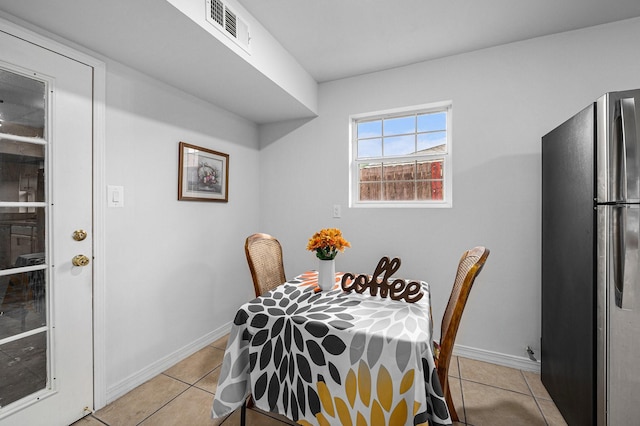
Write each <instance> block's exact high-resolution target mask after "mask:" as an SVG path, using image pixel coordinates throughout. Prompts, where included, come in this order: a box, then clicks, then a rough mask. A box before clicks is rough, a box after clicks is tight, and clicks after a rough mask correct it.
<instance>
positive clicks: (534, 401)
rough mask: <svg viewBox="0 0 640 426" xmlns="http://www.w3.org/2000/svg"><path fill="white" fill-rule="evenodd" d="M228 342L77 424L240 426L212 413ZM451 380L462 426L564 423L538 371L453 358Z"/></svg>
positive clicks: (276, 422) (269, 424)
mask: <svg viewBox="0 0 640 426" xmlns="http://www.w3.org/2000/svg"><path fill="white" fill-rule="evenodd" d="M226 345H227V337H224V338H222V339H220V340H218V341H216V342H214V343H212V344H211V345H209V346H207V347H205V348H204V349H202V350H200V351H198V352H196V353H195V354H193V355H191V356H190V357H188V358H187V359H185V360H183V361H181V362H179V363H178V364H176V365H175V366H173V367H171V368H169V369H168V370H167V371H165V372H164V373H162V374H160V375H158V376H156V377H154V378H153V379H151V380H149V381H148V382H146V383H144V384H142V385H140V386H139V387H137V388H136V389H134V390H132V391H131V392H129V393H127V394H126V395H124V396H122V397H121V398H119V399H117V400H116V401H114V402H112V403H111V404H109V405H107V406H106V407H104V408H103V409H101V410H99V411H97V412H95V413H93V414H91V415H89V416H87V417H85V418H83V419H81V420H79V421H78V422H76V423H74V425H73V426H104V425H108V426H127V425H142V426H150V425H153V426H156V425H160V426H162V425H167V426H168V425H189V426H199V425H222V426H234V425H239V424H240V413H239V410H237V411H236V412H234V413H233V414H231V415H230V416H229V417H227V418H223V419H215V420H214V419H211V417H210V412H211V404H212V402H213V396H214V394H215V392H216V387H217V383H218V375H219V372H220V365H221V363H222V357H223V355H224V349H225V348H226ZM449 380H450V383H451V390H452V397H453V399H454V403H455V406H456V409H457V411H458V415H459V416H460V420H461V422H460V423H457V424H458V425H470V426H483V425H491V426H502V425H509V426H513V425H518V426H523V425H550V426H560V425H566V423H565V421H564V420H563V418H562V416H561V415H560V412H559V411H558V409H557V408H556V406H555V404H554V403H553V401H552V400H551V398H550V397H549V394H548V393H547V391H546V390H545V388H544V386H543V385H542V382H541V381H540V375H539V374H536V373H531V372H527V371H521V370H516V369H513V368H508V367H503V366H499V365H495V364H489V363H486V362H481V361H475V360H472V359H468V358H462V357H454V358H453V359H452V361H451V367H450V379H449ZM287 424H294V423H293V422H292V421H289V420H288V419H286V418H284V417H280V416H276V415H274V414H271V413H265V412H263V411H260V410H253V409H250V410H247V425H252V426H253V425H256V426H283V425H287Z"/></svg>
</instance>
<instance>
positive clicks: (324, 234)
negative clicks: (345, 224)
mask: <svg viewBox="0 0 640 426" xmlns="http://www.w3.org/2000/svg"><path fill="white" fill-rule="evenodd" d="M347 247H351V244H350V243H349V241H347V240H345V239H344V238H343V237H342V232H340V230H339V229H337V228H326V229H321V230H320V231H319V232H316V233H315V234H313V237H311V238H309V243H308V244H307V250H309V251H315V252H316V256H317V257H318V259H320V260H332V259H335V257H336V255H337V254H338V251H344V249H345V248H347Z"/></svg>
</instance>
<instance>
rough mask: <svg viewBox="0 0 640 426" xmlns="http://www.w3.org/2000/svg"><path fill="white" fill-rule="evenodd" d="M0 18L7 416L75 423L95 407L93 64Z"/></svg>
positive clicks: (1, 347)
mask: <svg viewBox="0 0 640 426" xmlns="http://www.w3.org/2000/svg"><path fill="white" fill-rule="evenodd" d="M1 30H2V28H0V425H2V426H6V425H68V424H70V423H72V422H74V421H75V420H77V419H79V418H81V417H82V416H84V415H86V414H88V412H89V411H90V410H91V409H92V408H93V352H92V327H93V326H92V90H93V89H92V79H93V77H92V68H91V67H90V66H87V65H85V64H82V63H80V62H77V61H75V60H72V59H69V58H67V57H65V56H62V55H60V54H57V53H55V52H52V51H51V50H47V49H44V48H42V47H39V46H37V45H35V44H32V43H30V42H27V41H24V40H22V39H19V38H17V37H15V36H12V35H10V34H8V33H6V32H2V31H1ZM76 231H84V232H85V233H86V237H85V238H84V239H82V237H81V234H82V232H76ZM77 255H82V256H86V260H84V261H83V260H82V259H83V258H80V257H78V258H76V259H77V260H76V261H75V263H76V265H74V262H73V261H72V259H73V258H74V257H75V256H77ZM87 260H88V264H86V265H85V266H81V265H83V264H85V263H86V261H87Z"/></svg>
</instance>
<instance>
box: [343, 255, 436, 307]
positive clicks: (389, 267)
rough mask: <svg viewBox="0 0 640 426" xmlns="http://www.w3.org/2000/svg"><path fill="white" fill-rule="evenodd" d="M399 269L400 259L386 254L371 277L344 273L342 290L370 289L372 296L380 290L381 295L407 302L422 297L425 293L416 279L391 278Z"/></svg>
mask: <svg viewBox="0 0 640 426" xmlns="http://www.w3.org/2000/svg"><path fill="white" fill-rule="evenodd" d="M398 269H400V259H398V258H397V257H395V258H393V260H389V258H388V257H386V256H385V257H383V258H382V259H380V261H379V262H378V266H376V270H375V272H374V273H373V275H372V276H371V277H369V276H368V275H365V274H361V275H358V276H357V277H356V276H355V275H353V274H352V273H350V272H347V273H346V274H344V275H343V276H342V283H341V285H342V290H344V291H346V292H351V291H352V290H355V292H356V293H364V292H365V291H366V290H367V289H369V293H371V295H372V296H377V295H378V291H380V297H384V298H386V297H387V296H389V297H390V298H391V299H392V300H402V299H404V300H405V301H406V302H407V303H414V302H417V301H418V300H420V299H422V297H423V296H424V294H423V293H422V288H421V286H420V283H418V282H415V281H411V282H406V281H405V280H403V279H396V280H394V281H391V280H390V278H391V276H392V275H393V274H394V273H395V272H396V271H397V270H398ZM381 276H382V278H381Z"/></svg>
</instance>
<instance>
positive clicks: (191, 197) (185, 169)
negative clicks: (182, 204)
mask: <svg viewBox="0 0 640 426" xmlns="http://www.w3.org/2000/svg"><path fill="white" fill-rule="evenodd" d="M179 152H180V155H179V157H180V159H179V162H178V200H185V201H222V202H225V203H226V202H227V201H229V154H223V153H222V152H218V151H213V150H211V149H207V148H202V147H199V146H195V145H191V144H188V143H186V142H180V147H179Z"/></svg>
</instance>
